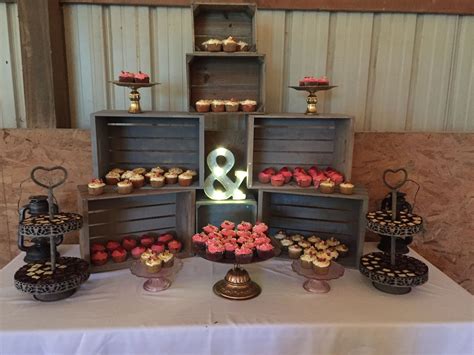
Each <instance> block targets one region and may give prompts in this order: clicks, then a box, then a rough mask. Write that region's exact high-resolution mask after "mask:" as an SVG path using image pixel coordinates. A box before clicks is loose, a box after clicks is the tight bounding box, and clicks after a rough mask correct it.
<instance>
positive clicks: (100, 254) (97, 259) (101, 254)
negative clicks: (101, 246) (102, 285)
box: [91, 250, 109, 266]
mask: <svg viewBox="0 0 474 355" xmlns="http://www.w3.org/2000/svg"><path fill="white" fill-rule="evenodd" d="M108 258H109V255H108V254H107V252H105V251H103V250H98V251H96V252H94V253H92V255H91V263H92V264H93V265H95V266H101V265H104V264H105V263H107V259H108Z"/></svg>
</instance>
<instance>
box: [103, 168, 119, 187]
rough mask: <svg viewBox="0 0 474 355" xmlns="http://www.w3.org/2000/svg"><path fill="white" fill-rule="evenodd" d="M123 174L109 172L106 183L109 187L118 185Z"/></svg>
mask: <svg viewBox="0 0 474 355" xmlns="http://www.w3.org/2000/svg"><path fill="white" fill-rule="evenodd" d="M120 176H121V174H120V173H119V172H116V171H109V172H108V173H107V175H105V183H106V184H107V185H117V183H118V182H119V181H120Z"/></svg>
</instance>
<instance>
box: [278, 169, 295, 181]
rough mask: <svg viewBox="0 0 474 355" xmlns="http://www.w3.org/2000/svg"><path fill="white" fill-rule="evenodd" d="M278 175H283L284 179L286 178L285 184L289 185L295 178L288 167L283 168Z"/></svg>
mask: <svg viewBox="0 0 474 355" xmlns="http://www.w3.org/2000/svg"><path fill="white" fill-rule="evenodd" d="M278 173H279V174H281V175H283V177H284V178H285V184H288V183H289V182H290V181H291V178H292V177H293V173H292V172H291V170H290V169H288V168H287V167H286V166H285V167H283V168H281V169H280V171H279V172H278Z"/></svg>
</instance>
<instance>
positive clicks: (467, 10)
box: [60, 0, 474, 15]
mask: <svg viewBox="0 0 474 355" xmlns="http://www.w3.org/2000/svg"><path fill="white" fill-rule="evenodd" d="M60 2H61V3H63V4H97V5H99V4H106V5H133V6H137V5H144V6H190V5H191V3H193V2H195V1H192V0H60ZM198 2H199V1H198ZM203 2H208V3H224V4H225V3H229V2H232V3H249V2H252V1H250V0H247V1H241V0H227V1H226V0H207V1H203ZM254 2H255V3H256V4H257V6H258V8H259V9H280V10H319V11H352V12H403V13H432V14H456V15H473V14H474V1H473V0H256V1H254Z"/></svg>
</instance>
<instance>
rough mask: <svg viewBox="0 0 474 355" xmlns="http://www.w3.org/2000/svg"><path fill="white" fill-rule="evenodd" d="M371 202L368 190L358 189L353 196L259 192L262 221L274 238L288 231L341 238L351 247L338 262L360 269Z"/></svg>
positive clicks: (260, 217) (302, 192)
mask: <svg viewBox="0 0 474 355" xmlns="http://www.w3.org/2000/svg"><path fill="white" fill-rule="evenodd" d="M368 200H369V197H368V194H367V190H366V189H365V188H357V189H356V191H355V194H353V195H341V194H330V195H325V194H321V193H314V192H313V193H309V192H305V191H303V190H301V191H291V192H289V191H286V192H278V191H275V190H259V204H258V219H259V220H261V221H264V222H265V223H267V224H268V226H269V230H270V235H274V234H275V233H277V232H278V231H280V230H284V231H285V232H286V233H290V234H294V233H300V234H302V235H305V236H311V235H313V234H314V235H317V236H319V237H322V238H329V237H334V238H337V239H339V240H340V241H341V242H342V243H344V244H346V245H347V246H348V247H349V252H348V255H347V256H346V257H344V258H341V259H340V260H338V262H340V263H341V264H342V265H344V266H346V267H358V263H359V259H360V257H361V256H362V249H363V246H364V236H365V214H366V213H367V206H368Z"/></svg>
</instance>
